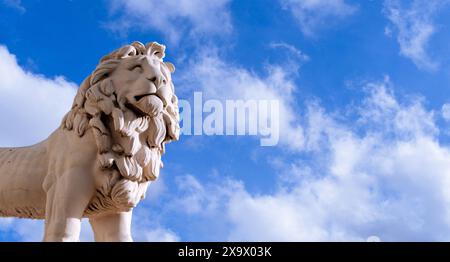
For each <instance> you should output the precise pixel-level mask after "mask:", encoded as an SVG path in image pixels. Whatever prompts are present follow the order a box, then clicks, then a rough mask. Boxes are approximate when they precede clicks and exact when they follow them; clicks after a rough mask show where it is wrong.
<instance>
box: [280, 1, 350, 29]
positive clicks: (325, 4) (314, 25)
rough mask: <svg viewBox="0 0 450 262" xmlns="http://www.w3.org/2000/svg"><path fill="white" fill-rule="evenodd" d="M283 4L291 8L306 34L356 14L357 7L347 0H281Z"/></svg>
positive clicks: (285, 7) (284, 6)
mask: <svg viewBox="0 0 450 262" xmlns="http://www.w3.org/2000/svg"><path fill="white" fill-rule="evenodd" d="M280 2H281V6H282V7H283V8H284V9H286V10H289V11H290V12H291V13H292V15H293V16H294V17H295V19H296V20H297V22H298V25H299V26H300V30H301V31H302V33H303V34H305V35H306V36H314V35H315V34H316V31H317V30H320V29H323V28H325V27H327V26H329V25H330V24H333V23H334V22H335V21H338V20H341V19H343V18H345V17H347V16H350V15H352V14H354V13H355V12H356V10H357V7H356V6H354V5H350V4H348V3H347V2H346V0H280Z"/></svg>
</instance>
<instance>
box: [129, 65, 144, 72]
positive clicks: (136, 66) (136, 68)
mask: <svg viewBox="0 0 450 262" xmlns="http://www.w3.org/2000/svg"><path fill="white" fill-rule="evenodd" d="M130 71H136V72H139V73H140V72H142V66H141V65H135V66H133V67H131V68H130Z"/></svg>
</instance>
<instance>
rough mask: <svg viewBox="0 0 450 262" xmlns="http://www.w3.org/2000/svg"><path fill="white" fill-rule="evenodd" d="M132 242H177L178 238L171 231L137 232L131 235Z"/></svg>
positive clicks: (159, 229) (161, 229) (162, 229)
mask: <svg viewBox="0 0 450 262" xmlns="http://www.w3.org/2000/svg"><path fill="white" fill-rule="evenodd" d="M133 236H134V241H138V242H141V241H142V242H178V241H180V237H179V236H178V235H177V234H175V233H174V232H173V231H171V230H168V229H165V228H155V229H149V230H143V231H142V230H139V231H137V232H135V233H134V234H133Z"/></svg>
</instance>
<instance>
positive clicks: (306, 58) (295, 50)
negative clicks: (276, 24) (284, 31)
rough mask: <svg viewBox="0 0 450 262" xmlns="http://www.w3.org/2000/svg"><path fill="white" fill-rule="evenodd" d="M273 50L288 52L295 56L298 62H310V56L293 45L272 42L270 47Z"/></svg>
mask: <svg viewBox="0 0 450 262" xmlns="http://www.w3.org/2000/svg"><path fill="white" fill-rule="evenodd" d="M269 46H270V47H271V48H281V49H286V50H288V51H289V52H290V53H291V54H293V55H294V56H295V57H296V58H297V59H298V60H300V61H301V62H307V61H309V56H308V55H307V54H305V53H303V52H302V51H301V50H300V49H298V48H296V47H295V46H293V45H290V44H287V43H284V42H272V43H270V45H269Z"/></svg>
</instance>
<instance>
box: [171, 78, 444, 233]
mask: <svg viewBox="0 0 450 262" xmlns="http://www.w3.org/2000/svg"><path fill="white" fill-rule="evenodd" d="M391 85H392V84H391V83H390V82H389V80H385V81H384V82H380V83H372V84H369V85H368V86H367V87H366V90H367V92H368V93H367V96H366V99H365V100H364V101H363V102H361V103H360V104H359V106H356V107H353V108H354V112H353V113H354V114H355V115H356V117H355V118H354V119H353V120H350V119H346V120H345V121H340V120H338V119H337V118H336V117H333V115H335V114H331V113H327V112H326V111H325V110H324V109H323V108H321V107H320V106H319V105H318V104H317V103H313V104H311V105H310V106H309V110H308V112H309V113H308V114H307V116H306V118H305V120H304V130H305V143H306V144H307V145H310V146H309V147H305V148H307V149H308V150H309V151H310V152H312V153H311V154H309V155H308V156H307V158H308V160H305V159H302V158H300V157H299V156H298V155H297V158H296V157H294V158H280V159H278V161H274V163H276V164H275V165H274V168H275V169H276V170H277V172H278V173H279V174H280V176H279V179H278V183H279V186H278V189H277V190H275V192H274V193H265V194H251V193H249V192H248V191H247V190H246V189H245V186H244V185H243V184H242V183H241V182H238V181H235V180H231V179H224V180H222V182H206V183H201V182H200V181H198V180H195V178H193V177H192V176H191V177H190V178H189V179H185V178H182V179H183V181H191V182H190V183H188V184H193V185H195V187H191V186H188V188H189V190H186V188H184V189H183V188H181V191H182V192H183V194H182V195H181V196H182V199H184V200H185V201H181V202H180V201H179V198H178V199H177V200H174V201H175V203H178V205H179V208H178V210H182V209H181V207H185V206H188V205H190V206H199V207H202V208H196V209H193V210H190V211H189V212H188V213H187V214H189V215H197V216H204V217H206V218H211V217H212V218H214V219H215V221H214V223H216V224H220V225H221V226H222V227H224V228H225V229H222V230H221V232H226V234H225V235H222V236H221V237H222V238H221V239H218V240H224V239H227V240H237V241H242V240H249V241H269V240H272V241H304V240H306V241H342V240H346V241H349V240H350V241H366V240H367V239H370V238H371V237H372V236H376V237H377V238H378V239H381V240H383V241H414V240H416V241H448V240H449V239H450V205H449V204H450V148H449V147H448V146H447V145H444V144H440V142H439V141H438V139H437V135H438V134H439V129H438V127H437V126H436V124H435V119H434V118H435V116H434V112H433V111H428V110H427V109H426V108H425V107H424V106H423V103H422V102H421V100H420V99H413V100H410V101H407V102H399V100H397V98H396V97H395V96H394V94H393V92H392V89H391V87H390V86H391ZM312 145H314V146H312ZM237 177H238V175H237ZM192 180H194V181H192ZM185 194H186V195H185ZM186 201H187V202H186ZM217 219H221V220H222V223H219V222H218V221H217ZM218 230H219V229H218Z"/></svg>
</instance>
